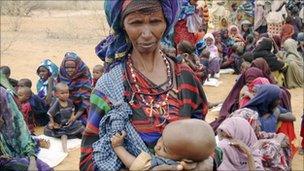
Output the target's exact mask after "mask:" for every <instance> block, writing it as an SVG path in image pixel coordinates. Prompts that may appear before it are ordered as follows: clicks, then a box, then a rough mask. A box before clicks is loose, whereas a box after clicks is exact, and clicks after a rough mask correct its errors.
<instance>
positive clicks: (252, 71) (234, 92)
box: [211, 67, 269, 129]
mask: <svg viewBox="0 0 304 171" xmlns="http://www.w3.org/2000/svg"><path fill="white" fill-rule="evenodd" d="M258 77H264V78H267V76H266V75H265V74H264V73H263V72H262V71H261V70H260V69H258V68H255V67H251V68H248V69H247V71H246V72H245V73H244V74H242V75H241V76H240V78H239V79H238V80H237V82H236V83H235V84H234V86H233V87H232V89H231V90H230V93H229V94H228V96H227V97H226V99H225V101H224V103H223V105H222V108H221V110H220V113H219V114H220V116H219V118H218V119H216V120H215V121H214V122H212V123H211V125H212V127H213V129H216V128H217V127H218V125H219V124H220V123H221V122H222V121H223V120H224V119H225V118H226V117H227V116H228V115H229V114H230V113H231V112H233V111H235V110H237V109H239V101H240V100H241V99H240V92H241V90H242V88H243V87H244V86H245V85H247V86H248V85H250V83H251V82H252V81H253V80H254V79H256V78H258ZM268 80H269V79H268Z"/></svg>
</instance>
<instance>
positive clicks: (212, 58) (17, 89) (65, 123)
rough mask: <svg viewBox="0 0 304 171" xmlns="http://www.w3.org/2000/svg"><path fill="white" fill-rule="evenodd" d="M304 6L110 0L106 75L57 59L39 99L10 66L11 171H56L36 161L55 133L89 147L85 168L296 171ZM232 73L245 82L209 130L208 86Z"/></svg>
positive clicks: (5, 138)
mask: <svg viewBox="0 0 304 171" xmlns="http://www.w3.org/2000/svg"><path fill="white" fill-rule="evenodd" d="M303 6H304V5H303V3H302V2H300V1H293V0H278V1H271V0H268V1H260V0H255V1H254V0H244V1H237V2H236V1H224V0H223V1H222V0H216V1H212V2H209V1H206V2H204V4H199V3H198V1H197V0H182V1H180V0H162V1H159V0H140V1H136V0H124V1H120V0H111V1H105V4H104V9H105V12H106V17H107V21H108V24H109V26H110V28H111V30H113V34H111V35H109V36H108V37H107V38H105V39H103V40H102V41H101V42H100V43H99V44H98V45H97V46H96V48H95V52H96V55H97V56H98V57H99V58H100V59H101V60H102V61H103V62H102V63H103V65H100V64H99V65H96V66H95V67H94V68H93V69H92V72H91V71H90V69H89V68H88V66H87V65H86V64H85V61H83V60H82V59H81V58H80V57H79V56H78V55H77V54H76V53H75V52H67V53H66V54H65V55H64V57H63V60H62V63H61V65H60V67H58V66H59V65H56V64H55V63H53V62H52V61H51V60H50V59H45V60H43V61H42V62H41V64H40V65H39V66H38V68H37V72H36V74H37V76H38V77H39V80H38V82H37V84H36V92H35V93H34V92H32V81H31V80H30V79H28V78H23V79H20V80H15V79H13V78H11V77H10V72H11V71H10V68H9V67H8V66H1V67H0V76H1V80H0V83H1V87H0V90H1V113H0V127H1V129H0V139H1V146H0V150H1V157H0V166H1V167H3V168H4V169H8V170H27V169H38V170H52V168H49V167H48V166H47V165H46V164H45V163H43V162H42V161H40V160H39V159H36V158H35V155H36V154H37V153H38V152H39V149H40V148H48V146H49V145H50V144H49V142H47V141H46V140H43V139H37V138H34V136H35V135H36V132H35V129H36V128H37V127H41V126H43V127H44V132H43V133H44V134H45V135H47V136H50V137H55V138H60V139H61V141H62V142H63V143H62V148H63V151H64V152H67V143H66V142H67V139H72V138H81V139H82V144H81V149H80V152H81V156H80V162H79V167H80V170H120V169H130V170H149V169H155V170H263V169H271V170H290V169H291V168H292V167H291V161H292V158H293V156H294V154H295V153H296V152H297V151H298V152H299V154H303V152H304V140H302V144H301V146H300V148H299V149H297V148H296V146H295V145H294V140H295V138H296V135H295V130H294V125H293V122H294V121H295V120H296V117H295V116H294V114H293V113H292V108H291V95H290V93H289V89H292V88H297V87H303V82H304V75H303V54H304V51H303V50H304V33H303V31H304V28H303V21H304V11H303ZM227 68H231V69H232V70H233V71H234V74H236V75H237V78H236V81H235V83H234V85H233V87H232V89H231V91H230V92H229V94H228V96H227V97H226V99H223V104H222V107H221V110H220V112H219V116H218V118H217V119H216V120H215V121H213V122H211V123H207V122H205V121H204V120H205V117H206V115H207V113H208V109H209V108H211V107H212V106H213V105H212V103H211V102H208V100H207V96H206V95H205V93H204V90H203V85H204V83H205V82H206V81H208V80H209V79H211V78H212V79H219V77H220V70H221V69H227ZM218 88H220V87H218ZM303 111H304V109H303ZM303 120H304V119H302V126H301V133H300V135H301V136H302V137H303V136H304V128H303V127H304V123H303Z"/></svg>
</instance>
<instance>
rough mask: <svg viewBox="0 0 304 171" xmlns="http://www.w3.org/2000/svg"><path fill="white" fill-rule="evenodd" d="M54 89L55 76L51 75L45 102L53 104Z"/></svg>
mask: <svg viewBox="0 0 304 171" xmlns="http://www.w3.org/2000/svg"><path fill="white" fill-rule="evenodd" d="M53 89H54V78H53V77H50V78H49V79H48V88H47V94H46V97H45V102H46V104H47V105H48V106H49V105H51V102H52V97H53Z"/></svg>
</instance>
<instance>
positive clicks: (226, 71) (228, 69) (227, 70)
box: [220, 68, 234, 74]
mask: <svg viewBox="0 0 304 171" xmlns="http://www.w3.org/2000/svg"><path fill="white" fill-rule="evenodd" d="M233 73H234V70H233V69H231V68H227V69H221V70H220V74H233Z"/></svg>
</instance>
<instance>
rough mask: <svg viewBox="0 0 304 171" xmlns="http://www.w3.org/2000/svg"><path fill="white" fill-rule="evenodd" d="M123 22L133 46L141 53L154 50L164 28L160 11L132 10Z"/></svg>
mask: <svg viewBox="0 0 304 171" xmlns="http://www.w3.org/2000/svg"><path fill="white" fill-rule="evenodd" d="M123 24H124V28H125V30H126V32H127V34H128V37H129V39H130V41H131V43H132V45H133V48H134V49H136V50H137V51H138V52H139V53H142V54H148V53H151V52H154V51H155V50H156V49H157V48H158V47H159V44H160V40H161V38H162V36H163V34H164V32H165V30H166V21H165V18H164V14H163V12H162V11H159V12H155V13H152V14H149V15H146V14H142V13H140V12H134V13H131V14H129V15H127V16H126V18H125V19H124V23H123Z"/></svg>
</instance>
